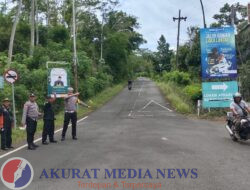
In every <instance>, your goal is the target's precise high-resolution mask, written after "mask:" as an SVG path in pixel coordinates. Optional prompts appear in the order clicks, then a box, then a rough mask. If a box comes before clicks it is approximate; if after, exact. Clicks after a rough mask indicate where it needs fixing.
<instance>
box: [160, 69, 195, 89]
mask: <svg viewBox="0 0 250 190" xmlns="http://www.w3.org/2000/svg"><path fill="white" fill-rule="evenodd" d="M163 81H164V82H175V83H177V84H179V85H184V86H186V85H189V84H190V83H191V78H190V75H189V74H188V73H185V72H180V71H174V72H164V73H163Z"/></svg>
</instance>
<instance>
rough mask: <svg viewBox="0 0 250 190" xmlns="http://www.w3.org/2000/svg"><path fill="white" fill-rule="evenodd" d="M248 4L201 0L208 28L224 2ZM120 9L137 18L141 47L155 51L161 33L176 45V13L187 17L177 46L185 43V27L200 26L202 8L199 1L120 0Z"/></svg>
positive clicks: (244, 1)
mask: <svg viewBox="0 0 250 190" xmlns="http://www.w3.org/2000/svg"><path fill="white" fill-rule="evenodd" d="M239 1H240V3H241V4H247V3H248V2H249V0H203V3H204V7H205V12H206V20H207V25H209V24H211V23H212V22H214V20H213V18H212V17H213V15H214V14H216V13H218V12H219V9H220V8H221V7H222V6H223V5H224V4H225V3H229V4H232V3H236V2H239ZM120 9H122V10H123V11H125V12H127V13H128V14H131V15H134V16H135V17H137V18H138V21H139V23H140V25H141V28H140V29H139V32H140V33H141V34H143V36H144V38H145V39H146V40H147V41H148V43H147V44H145V45H144V46H143V47H146V48H149V49H151V50H155V49H156V47H157V40H158V39H159V37H160V35H161V34H163V35H164V36H165V37H166V39H167V41H168V42H169V43H170V46H171V47H175V46H176V39H177V22H173V17H178V10H179V9H181V11H182V15H183V16H187V17H188V19H187V22H184V21H182V23H181V36H180V43H184V42H185V41H186V40H187V34H186V33H187V32H186V31H187V27H189V26H200V27H202V26H203V19H202V12H201V5H200V1H199V0H121V6H120Z"/></svg>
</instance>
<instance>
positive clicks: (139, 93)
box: [138, 82, 144, 96]
mask: <svg viewBox="0 0 250 190" xmlns="http://www.w3.org/2000/svg"><path fill="white" fill-rule="evenodd" d="M143 85H144V83H143V82H142V85H141V88H140V91H139V94H138V96H141V92H142V89H143Z"/></svg>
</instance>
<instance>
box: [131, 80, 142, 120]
mask: <svg viewBox="0 0 250 190" xmlns="http://www.w3.org/2000/svg"><path fill="white" fill-rule="evenodd" d="M143 85H144V83H143V82H142V85H141V88H140V90H139V93H138V95H137V97H136V99H135V102H134V105H133V108H132V109H131V111H130V112H129V114H128V117H132V114H133V111H134V109H135V106H136V103H137V99H138V97H139V96H141V92H142V89H143Z"/></svg>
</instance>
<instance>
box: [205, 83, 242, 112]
mask: <svg viewBox="0 0 250 190" xmlns="http://www.w3.org/2000/svg"><path fill="white" fill-rule="evenodd" d="M236 92H238V83H237V81H230V82H203V83H202V95H203V101H202V106H203V107H204V108H226V107H229V106H230V104H231V102H232V101H233V95H234V94H235V93H236Z"/></svg>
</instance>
